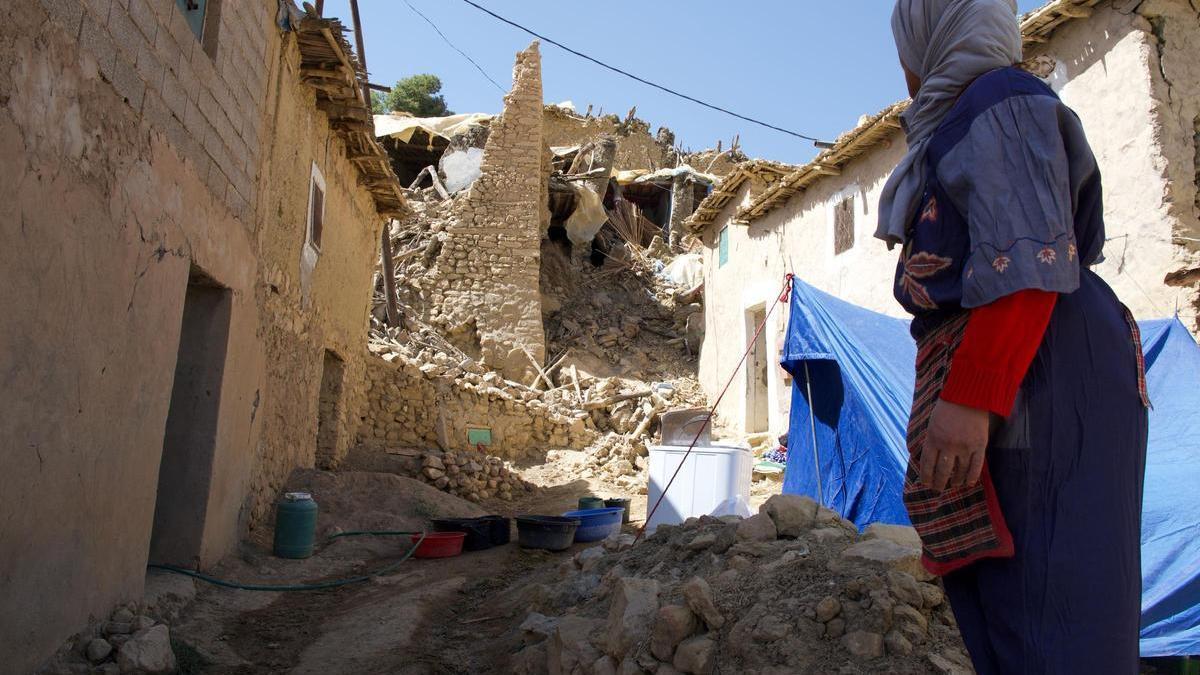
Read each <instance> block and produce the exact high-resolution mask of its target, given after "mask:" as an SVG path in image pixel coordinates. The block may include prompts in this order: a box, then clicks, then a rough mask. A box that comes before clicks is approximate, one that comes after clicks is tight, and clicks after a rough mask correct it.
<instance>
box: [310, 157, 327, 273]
mask: <svg viewBox="0 0 1200 675" xmlns="http://www.w3.org/2000/svg"><path fill="white" fill-rule="evenodd" d="M324 230H325V177H324V176H322V175H321V170H320V169H318V168H317V165H316V164H315V163H314V164H313V167H312V181H311V184H310V186H309V190H308V229H307V235H306V237H305V242H306V243H307V244H308V245H309V246H310V247H311V248H312V249H313V250H314V251H316V252H318V253H320V252H321V236H322V235H323V234H324Z"/></svg>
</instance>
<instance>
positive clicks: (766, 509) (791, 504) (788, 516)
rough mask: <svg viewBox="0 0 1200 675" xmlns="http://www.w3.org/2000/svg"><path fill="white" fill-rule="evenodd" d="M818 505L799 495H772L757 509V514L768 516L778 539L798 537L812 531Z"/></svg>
mask: <svg viewBox="0 0 1200 675" xmlns="http://www.w3.org/2000/svg"><path fill="white" fill-rule="evenodd" d="M818 508H819V505H818V504H817V503H816V502H815V501H813V500H812V499H810V498H808V497H802V496H800V495H786V494H781V495H773V496H772V497H771V498H770V499H768V500H767V501H766V503H765V504H763V505H762V506H760V507H759V509H758V512H759V513H765V514H767V515H768V516H770V518H771V520H772V521H773V522H774V523H775V529H776V530H777V532H778V536H780V537H799V536H800V535H801V534H804V533H805V532H807V531H808V530H810V529H812V526H813V524H814V523H815V522H816V519H817V509H818Z"/></svg>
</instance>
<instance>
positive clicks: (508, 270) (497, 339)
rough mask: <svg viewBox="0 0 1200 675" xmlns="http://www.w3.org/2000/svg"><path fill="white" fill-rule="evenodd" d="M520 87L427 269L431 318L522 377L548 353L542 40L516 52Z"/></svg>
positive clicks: (494, 364)
mask: <svg viewBox="0 0 1200 675" xmlns="http://www.w3.org/2000/svg"><path fill="white" fill-rule="evenodd" d="M513 72H514V77H513V89H512V91H511V92H509V94H508V95H507V96H505V99H504V113H503V114H501V115H500V116H499V117H497V118H496V119H495V120H494V121H493V122H492V125H491V130H490V132H489V134H488V140H487V144H486V145H485V147H484V154H483V163H482V167H481V168H482V175H481V176H480V177H479V178H478V179H476V180H475V182H474V183H473V184H472V185H471V187H470V189H469V191H468V193H467V195H466V196H465V197H460V198H458V199H456V200H455V201H454V203H453V205H452V206H451V209H452V211H451V214H450V217H449V218H448V219H447V223H448V225H447V227H446V229H445V231H444V232H443V233H442V234H441V236H440V237H439V238H438V244H437V249H436V251H431V253H433V255H431V256H430V257H429V258H428V259H427V260H426V263H427V264H426V267H427V268H430V269H429V270H428V271H429V273H428V274H425V275H424V287H423V289H422V292H423V293H424V295H425V299H426V303H425V304H426V305H427V306H428V307H429V308H430V309H429V320H430V322H431V323H432V324H433V325H434V326H436V327H438V328H439V329H440V330H441V331H442V332H443V333H446V334H454V335H462V336H465V338H466V339H464V340H463V341H462V343H461V344H459V347H460V348H462V349H463V350H464V351H465V352H467V353H468V354H470V355H471V356H472V357H479V358H481V359H482V360H483V362H484V363H485V364H487V365H488V366H489V367H491V368H493V369H495V370H498V371H500V372H501V373H503V374H504V375H505V376H507V377H510V378H512V379H517V380H525V381H530V380H532V378H533V376H535V375H536V371H535V369H534V366H533V364H532V363H531V361H533V360H536V361H537V362H538V363H541V362H542V361H543V360H544V359H545V350H546V346H545V335H544V333H543V330H542V306H541V299H540V297H539V295H538V291H537V285H538V274H539V269H540V264H541V262H540V249H539V246H540V242H541V236H542V212H543V210H544V209H545V199H544V197H543V191H544V187H543V183H544V181H543V180H542V170H543V164H544V156H543V153H544V150H545V148H544V145H543V141H542V80H541V61H540V57H539V55H538V46H537V43H536V42H535V43H534V44H533V45H531V46H530V47H529V48H528V49H527V50H525V51H523V52H521V53H520V54H518V55H517V63H516V66H515V67H514V71H513Z"/></svg>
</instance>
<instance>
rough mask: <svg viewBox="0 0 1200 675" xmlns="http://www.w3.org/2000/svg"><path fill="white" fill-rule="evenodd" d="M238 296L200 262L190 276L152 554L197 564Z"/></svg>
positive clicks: (168, 560) (176, 562) (154, 558)
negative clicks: (234, 302) (232, 308)
mask: <svg viewBox="0 0 1200 675" xmlns="http://www.w3.org/2000/svg"><path fill="white" fill-rule="evenodd" d="M230 304H231V296H230V292H229V289H228V288H224V287H223V286H221V285H220V284H218V283H217V282H216V281H214V280H213V279H212V278H211V277H209V276H208V275H206V274H204V272H202V271H201V270H199V269H198V268H196V267H193V268H192V272H191V274H190V275H189V276H188V285H187V293H186V295H185V298H184V302H183V323H182V327H181V329H180V331H179V355H178V357H177V358H176V361H175V384H174V385H173V388H172V390H171V407H170V409H169V411H168V412H167V429H166V434H165V436H164V438H163V451H162V462H161V463H160V464H159V469H158V497H157V500H156V502H155V506H154V530H153V533H152V535H151V538H150V561H151V562H156V563H168V564H173V565H186V566H189V567H193V566H196V565H197V564H198V563H199V558H200V546H201V540H202V538H203V534H204V519H205V514H206V512H207V510H208V492H209V486H210V484H211V483H212V469H213V455H214V451H215V449H216V442H217V419H218V416H219V413H220V407H221V380H222V378H223V376H224V373H225V351H226V346H227V344H228V342H229V312H230Z"/></svg>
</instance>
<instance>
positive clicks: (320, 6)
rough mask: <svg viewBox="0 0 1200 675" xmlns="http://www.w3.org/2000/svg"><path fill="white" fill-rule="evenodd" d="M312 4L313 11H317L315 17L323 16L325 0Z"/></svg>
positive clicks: (318, 0) (316, 0)
mask: <svg viewBox="0 0 1200 675" xmlns="http://www.w3.org/2000/svg"><path fill="white" fill-rule="evenodd" d="M314 4H315V7H314V8H313V9H315V10H317V16H325V0H315V2H314Z"/></svg>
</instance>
